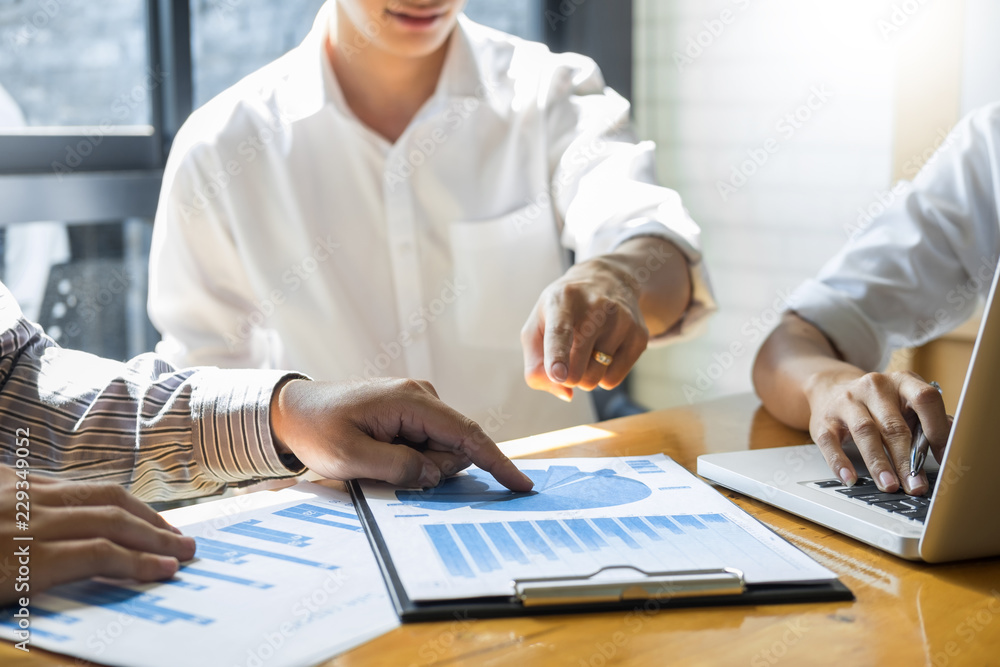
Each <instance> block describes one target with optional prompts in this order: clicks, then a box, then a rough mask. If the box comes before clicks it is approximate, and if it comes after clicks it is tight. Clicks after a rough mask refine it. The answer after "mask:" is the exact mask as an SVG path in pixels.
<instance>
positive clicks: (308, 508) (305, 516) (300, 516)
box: [274, 503, 361, 533]
mask: <svg viewBox="0 0 1000 667" xmlns="http://www.w3.org/2000/svg"><path fill="white" fill-rule="evenodd" d="M274 514H275V516H283V517H287V518H289V519H297V520H299V521H308V522H309V523H318V524H319V525H321V526H327V527H328V528H343V529H344V530H353V531H355V532H359V533H360V532H361V522H360V521H359V520H358V515H357V514H350V513H348V512H340V511H338V510H335V509H330V508H327V507H320V506H318V505H310V504H309V503H303V504H301V505H295V506H293V507H286V508H285V509H283V510H278V511H277V512H275V513H274ZM328 516H333V517H337V518H339V519H346V520H347V521H349V522H350V523H345V522H344V521H331V520H329V519H325V518H324V517H328Z"/></svg>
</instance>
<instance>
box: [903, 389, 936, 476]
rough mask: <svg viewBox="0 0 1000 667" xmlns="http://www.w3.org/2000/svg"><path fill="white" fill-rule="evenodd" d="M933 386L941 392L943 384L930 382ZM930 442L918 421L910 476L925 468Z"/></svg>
mask: <svg viewBox="0 0 1000 667" xmlns="http://www.w3.org/2000/svg"><path fill="white" fill-rule="evenodd" d="M930 384H931V386H932V387H934V388H935V389H937V390H938V393H939V394H940V393H941V385H939V384H938V383H937V382H931V383H930ZM929 446H930V443H929V442H928V441H927V436H926V435H924V428H923V426H921V425H920V422H917V428H916V430H914V431H913V445H912V447H911V449H910V477H916V476H917V475H919V474H920V471H921V470H923V469H924V461H926V460H927V448H928V447H929Z"/></svg>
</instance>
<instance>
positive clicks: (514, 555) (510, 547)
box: [479, 522, 531, 565]
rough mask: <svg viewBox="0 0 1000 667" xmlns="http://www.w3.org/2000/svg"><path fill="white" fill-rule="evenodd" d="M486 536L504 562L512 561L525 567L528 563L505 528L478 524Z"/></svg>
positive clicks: (504, 526) (498, 525)
mask: <svg viewBox="0 0 1000 667" xmlns="http://www.w3.org/2000/svg"><path fill="white" fill-rule="evenodd" d="M479 525H480V526H481V527H482V529H483V532H485V533H486V536H487V537H489V538H490V541H491V542H493V545H494V546H495V547H496V548H497V551H499V552H500V555H501V556H502V557H503V559H504V560H509V561H514V562H517V563H521V564H523V565H527V564H528V563H529V562H531V561H529V560H528V557H527V556H525V555H524V552H523V551H521V547H519V546H517V542H515V541H514V538H513V537H511V535H510V532H509V531H508V530H507V526H506V525H504V524H502V523H499V522H496V523H481V524H479Z"/></svg>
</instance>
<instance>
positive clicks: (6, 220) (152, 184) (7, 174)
mask: <svg viewBox="0 0 1000 667" xmlns="http://www.w3.org/2000/svg"><path fill="white" fill-rule="evenodd" d="M567 6H572V7H573V8H574V11H572V12H570V13H567V12H566V7H567ZM535 11H536V12H537V13H538V16H537V19H538V23H539V25H540V26H541V35H540V37H541V39H542V41H544V42H545V43H546V44H548V45H549V47H550V48H552V49H553V50H558V51H562V50H573V51H578V52H581V53H584V54H587V55H589V56H591V57H593V58H594V59H595V60H596V61H597V62H598V64H599V65H601V67H602V69H603V71H604V73H605V77H606V79H607V81H608V83H609V85H611V86H612V87H613V88H615V89H616V90H617V91H618V92H619V93H621V94H622V95H623V96H625V97H626V98H630V97H631V92H632V70H631V64H632V60H631V59H632V31H631V21H632V0H621V1H619V2H615V3H596V2H589V3H582V4H581V3H580V2H579V0H574V1H573V2H572V3H569V5H567V3H566V2H565V0H536V9H535ZM548 12H554V13H556V14H558V15H559V16H560V17H561V19H562V20H560V21H557V22H556V24H555V25H553V23H552V22H550V21H549V20H548V14H547V13H548ZM146 30H147V37H148V39H147V42H148V54H149V67H150V70H151V72H152V73H154V74H158V73H162V81H160V82H159V83H158V85H156V86H153V87H152V88H151V96H150V105H151V117H150V127H151V128H152V129H151V131H139V130H137V129H136V128H134V127H124V128H107V127H105V128H103V129H102V128H100V127H91V128H26V129H25V130H19V132H18V134H17V135H14V134H6V135H4V134H2V133H0V202H3V206H0V227H2V226H5V225H10V224H16V223H23V222H32V221H36V220H60V221H65V222H67V223H70V224H75V223H86V222H94V221H101V220H124V219H128V218H144V219H147V220H152V219H153V218H154V216H155V213H156V204H157V200H158V199H159V191H160V183H161V181H162V178H163V168H164V166H165V165H166V159H167V155H168V153H169V151H170V146H171V144H172V143H173V140H174V137H175V136H176V135H177V131H178V130H179V129H180V127H181V125H182V124H183V123H184V121H185V120H186V119H187V117H188V116H189V115H190V114H191V112H192V110H193V100H194V72H193V59H192V45H191V6H190V1H189V0H146ZM74 151H75V153H76V154H77V155H82V153H83V152H84V151H86V152H87V155H86V156H84V157H85V159H83V160H80V161H79V164H77V165H76V166H73V165H71V164H67V163H68V162H70V159H71V158H72V155H73V152H74Z"/></svg>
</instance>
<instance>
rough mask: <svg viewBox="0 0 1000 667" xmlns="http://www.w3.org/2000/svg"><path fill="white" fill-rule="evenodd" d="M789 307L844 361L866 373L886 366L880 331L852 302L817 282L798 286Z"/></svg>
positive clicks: (886, 343) (884, 340)
mask: <svg viewBox="0 0 1000 667" xmlns="http://www.w3.org/2000/svg"><path fill="white" fill-rule="evenodd" d="M788 305H789V308H790V309H791V310H792V311H793V312H795V314H797V315H798V316H799V317H801V318H802V319H804V320H806V321H808V322H810V323H811V324H813V325H815V326H816V327H818V328H819V329H820V330H822V331H823V333H824V334H826V336H827V337H828V338H829V339H830V341H831V342H832V343H833V344H834V346H835V347H836V348H837V351H838V352H840V354H841V355H842V356H843V357H844V360H845V361H847V362H848V363H850V364H853V365H855V366H857V367H858V368H861V369H863V370H866V371H874V370H878V369H880V368H883V367H884V366H885V365H886V364H887V363H889V357H890V356H891V355H892V349H891V348H890V346H889V341H888V339H887V337H886V336H885V334H884V333H883V328H882V327H880V326H878V325H877V324H876V323H875V322H872V321H871V320H870V319H869V318H868V317H867V316H865V314H864V313H863V312H862V310H861V309H860V308H859V307H858V305H857V303H856V301H855V300H854V299H852V298H851V297H850V296H848V295H847V294H845V293H844V292H842V291H839V290H836V289H834V288H833V287H830V286H829V285H827V284H825V283H822V282H820V281H818V280H808V281H806V282H805V283H803V284H802V285H801V286H799V288H798V289H796V290H795V292H793V293H792V296H791V297H790V298H789V301H788Z"/></svg>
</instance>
